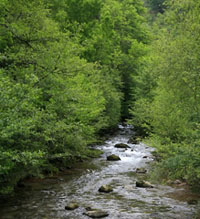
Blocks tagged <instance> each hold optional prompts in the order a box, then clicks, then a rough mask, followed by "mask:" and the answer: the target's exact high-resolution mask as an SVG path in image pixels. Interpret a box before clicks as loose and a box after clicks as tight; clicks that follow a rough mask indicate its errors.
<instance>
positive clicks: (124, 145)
mask: <svg viewBox="0 0 200 219" xmlns="http://www.w3.org/2000/svg"><path fill="white" fill-rule="evenodd" d="M115 148H124V149H126V148H130V147H129V146H128V145H127V144H123V143H119V144H116V145H115Z"/></svg>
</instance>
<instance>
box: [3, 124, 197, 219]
mask: <svg viewBox="0 0 200 219" xmlns="http://www.w3.org/2000/svg"><path fill="white" fill-rule="evenodd" d="M131 134H132V130H131V128H130V127H123V126H119V132H118V133H117V134H116V135H115V136H113V137H111V138H110V139H108V140H107V141H106V142H105V143H104V144H103V145H100V146H96V147H97V148H98V149H101V150H103V151H104V154H103V155H102V156H101V158H98V159H94V160H92V161H90V162H84V163H80V164H78V165H77V167H76V168H75V169H73V170H69V171H67V172H66V174H63V175H62V176H59V177H52V178H51V177H50V178H47V179H45V180H41V181H39V182H38V180H37V181H34V180H33V181H32V182H29V183H28V185H26V187H25V188H23V189H21V191H19V192H18V193H17V194H16V196H15V197H13V198H11V199H10V200H9V202H6V203H1V206H0V218H2V219H13V218H14V219H35V218H36V219H50V218H53V219H54V218H55V219H56V218H64V219H79V218H80V219H88V218H89V217H88V216H86V215H83V213H84V212H85V211H86V210H85V208H86V207H92V208H98V209H102V210H105V211H107V212H108V213H109V216H108V217H107V218H109V219H117V218H119V219H134V218H135V219H151V218H159V219H163V218H164V219H165V218H166V219H168V218H174V219H179V218H181V219H192V218H198V217H195V212H197V208H198V206H199V205H198V204H195V205H190V204H188V202H187V201H188V200H190V199H199V197H198V196H197V195H195V194H192V193H191V192H189V191H188V190H187V189H186V188H185V187H171V186H163V185H154V188H138V187H136V185H135V184H136V181H137V180H138V178H143V177H144V174H137V173H136V169H137V168H145V169H147V171H149V168H150V163H151V162H153V155H152V154H151V152H152V151H153V148H150V147H148V146H146V145H145V144H143V143H139V144H128V146H130V148H128V149H127V150H125V149H119V148H115V147H114V145H115V144H117V143H126V144H127V142H128V140H129V138H130V136H131ZM110 154H116V155H118V156H119V157H120V158H121V160H120V161H107V160H106V157H107V156H108V155H110ZM104 184H109V185H111V186H112V187H113V192H111V193H108V194H107V193H100V192H98V189H99V187H100V186H102V185H104ZM72 201H75V202H77V203H78V204H79V206H80V207H79V208H77V209H75V210H73V211H68V210H65V206H66V204H67V203H69V202H72Z"/></svg>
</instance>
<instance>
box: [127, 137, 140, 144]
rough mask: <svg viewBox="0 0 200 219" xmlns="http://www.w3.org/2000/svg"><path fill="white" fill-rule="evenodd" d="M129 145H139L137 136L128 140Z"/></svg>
mask: <svg viewBox="0 0 200 219" xmlns="http://www.w3.org/2000/svg"><path fill="white" fill-rule="evenodd" d="M128 143H129V144H138V143H139V137H137V136H132V137H131V138H130V139H129V140H128Z"/></svg>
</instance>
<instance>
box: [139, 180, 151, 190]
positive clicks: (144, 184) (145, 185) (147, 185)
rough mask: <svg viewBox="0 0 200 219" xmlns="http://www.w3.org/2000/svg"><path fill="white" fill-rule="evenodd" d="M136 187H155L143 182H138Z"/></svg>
mask: <svg viewBox="0 0 200 219" xmlns="http://www.w3.org/2000/svg"><path fill="white" fill-rule="evenodd" d="M136 187H140V188H153V187H154V186H153V185H151V183H149V182H147V181H143V180H142V181H137V182H136Z"/></svg>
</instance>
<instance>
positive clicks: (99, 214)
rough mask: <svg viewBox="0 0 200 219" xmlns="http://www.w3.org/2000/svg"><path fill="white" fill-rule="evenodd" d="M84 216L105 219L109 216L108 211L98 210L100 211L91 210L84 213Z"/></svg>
mask: <svg viewBox="0 0 200 219" xmlns="http://www.w3.org/2000/svg"><path fill="white" fill-rule="evenodd" d="M83 214H84V215H86V216H88V217H91V218H103V217H107V216H108V215H109V214H108V212H106V211H102V210H98V209H91V210H89V211H86V212H85V213H83Z"/></svg>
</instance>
